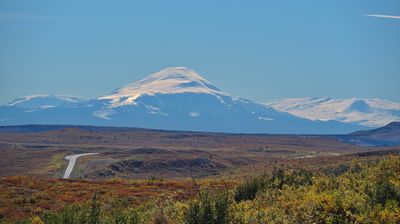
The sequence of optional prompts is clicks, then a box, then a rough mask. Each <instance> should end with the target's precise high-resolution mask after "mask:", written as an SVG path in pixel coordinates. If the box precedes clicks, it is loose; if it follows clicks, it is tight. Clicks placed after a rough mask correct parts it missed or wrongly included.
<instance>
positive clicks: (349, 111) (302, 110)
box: [265, 97, 400, 127]
mask: <svg viewBox="0 0 400 224" xmlns="http://www.w3.org/2000/svg"><path fill="white" fill-rule="evenodd" d="M265 105H267V106H270V107H272V108H274V109H276V110H278V111H281V112H287V113H290V114H292V115H294V116H297V117H302V118H307V119H310V120H321V121H331V120H333V121H340V122H344V123H353V124H359V125H362V126H366V127H381V126H384V125H386V124H388V123H390V122H393V121H400V103H395V102H391V101H387V100H381V99H363V98H349V99H331V98H329V97H323V98H289V99H280V100H274V101H270V102H267V103H266V104H265Z"/></svg>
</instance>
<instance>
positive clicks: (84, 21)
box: [0, 0, 400, 103]
mask: <svg viewBox="0 0 400 224" xmlns="http://www.w3.org/2000/svg"><path fill="white" fill-rule="evenodd" d="M367 14H379V15H391V16H399V15H400V1H398V0H394V1H384V0H382V1H376V0H374V1H369V0H359V1H348V0H337V1H311V0H310V1H307V0H305V1H297V0H293V1H281V0H279V1H278V0H277V1H233V0H230V1H214V0H203V1H183V0H182V1H174V0H170V1H161V0H160V1H151V0H148V1H113V4H111V1H72V0H70V1H52V0H49V1H41V0H37V1H21V0H9V1H8V0H0V34H1V35H0V103H6V102H7V101H10V100H12V99H14V98H16V97H20V96H24V95H31V94H38V93H42V94H43V93H44V94H67V95H75V96H82V97H86V98H91V97H97V96H101V95H105V94H108V93H110V92H111V91H113V90H114V89H116V88H119V87H121V86H123V85H125V84H127V83H129V82H132V81H135V80H138V79H140V78H143V77H144V76H146V75H147V74H149V73H152V72H155V71H158V70H160V69H162V68H164V67H169V66H185V67H189V68H192V69H194V70H195V71H197V72H199V73H200V74H201V75H203V76H204V77H205V78H206V79H208V80H209V81H211V82H213V83H214V84H216V85H217V86H219V87H220V88H221V89H222V90H224V91H226V92H228V93H231V94H232V95H234V96H241V97H245V98H249V99H253V100H256V101H260V102H263V101H267V100H270V99H275V98H285V97H318V96H330V97H353V96H356V97H371V98H383V99H389V100H394V101H397V102H400V87H399V86H400V19H399V18H397V17H393V18H379V17H370V16H365V15H367Z"/></svg>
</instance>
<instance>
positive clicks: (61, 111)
mask: <svg viewBox="0 0 400 224" xmlns="http://www.w3.org/2000/svg"><path fill="white" fill-rule="evenodd" d="M355 107H356V109H365V108H363V105H355ZM44 108H45V109H44ZM18 124H62V125H70V124H75V125H98V126H121V127H141V128H153V129H166V130H188V131H211V132H231V133H280V134H342V133H349V132H352V131H356V130H360V129H363V128H365V127H363V126H360V125H354V124H345V123H342V122H338V121H327V122H324V121H312V120H309V119H305V118H300V117H296V116H293V115H291V114H289V113H286V112H281V111H277V110H275V109H273V108H272V107H269V106H266V105H263V104H259V103H256V102H253V101H251V100H246V99H242V98H234V97H232V96H231V95H229V94H227V93H225V92H223V91H221V90H220V89H219V88H217V87H216V86H215V85H213V84H212V83H210V82H209V81H207V80H205V79H204V78H202V77H201V76H200V75H199V74H197V73H196V72H194V71H193V70H191V69H187V68H184V67H171V68H166V69H164V70H161V71H159V72H156V73H153V74H151V75H149V76H147V77H146V78H144V79H142V80H140V81H137V82H133V83H130V84H128V85H126V86H124V87H122V88H120V89H117V90H115V91H114V92H113V93H111V94H110V95H105V96H102V97H100V98H97V99H91V100H80V99H78V98H70V97H60V96H34V97H26V98H22V99H18V100H16V101H13V102H11V103H9V104H8V105H4V106H0V125H18Z"/></svg>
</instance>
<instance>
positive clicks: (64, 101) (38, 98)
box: [6, 94, 85, 109]
mask: <svg viewBox="0 0 400 224" xmlns="http://www.w3.org/2000/svg"><path fill="white" fill-rule="evenodd" d="M81 102H85V100H84V99H82V98H78V97H74V96H66V95H43V94H40V95H31V96H26V97H22V98H17V99H15V100H13V101H11V102H9V103H8V104H6V105H7V106H16V107H21V108H31V109H32V108H37V109H40V108H43V109H46V108H51V107H59V106H68V105H71V106H72V105H75V104H76V103H81Z"/></svg>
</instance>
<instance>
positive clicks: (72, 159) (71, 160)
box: [63, 153, 99, 179]
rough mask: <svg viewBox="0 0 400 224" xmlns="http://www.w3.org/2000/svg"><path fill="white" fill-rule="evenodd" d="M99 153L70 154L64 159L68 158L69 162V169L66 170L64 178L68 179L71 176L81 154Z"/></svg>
mask: <svg viewBox="0 0 400 224" xmlns="http://www.w3.org/2000/svg"><path fill="white" fill-rule="evenodd" d="M97 154H99V153H82V154H75V155H69V156H66V157H64V159H66V160H68V161H69V163H68V167H67V169H66V170H65V173H64V176H63V178H64V179H68V178H69V176H70V175H71V173H72V170H73V169H74V166H75V162H76V160H77V159H78V158H79V157H81V156H89V155H97Z"/></svg>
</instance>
